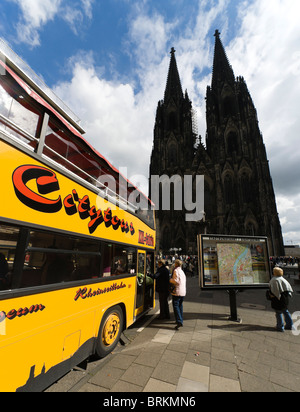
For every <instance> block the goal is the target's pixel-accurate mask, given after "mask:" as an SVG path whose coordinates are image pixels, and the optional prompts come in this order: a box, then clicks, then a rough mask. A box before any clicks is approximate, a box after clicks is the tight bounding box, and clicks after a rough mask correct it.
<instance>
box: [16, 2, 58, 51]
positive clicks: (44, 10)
mask: <svg viewBox="0 0 300 412" xmlns="http://www.w3.org/2000/svg"><path fill="white" fill-rule="evenodd" d="M10 1H12V2H13V3H16V4H18V6H19V7H20V9H21V13H22V17H21V19H20V21H19V22H18V23H17V34H18V39H19V41H21V42H24V43H27V44H31V46H32V47H34V46H37V45H39V43H40V42H39V30H40V29H41V28H42V27H43V26H44V25H45V24H46V23H47V22H48V21H49V20H52V19H53V18H54V16H55V15H56V14H57V12H58V9H59V6H60V4H61V1H62V0H10Z"/></svg>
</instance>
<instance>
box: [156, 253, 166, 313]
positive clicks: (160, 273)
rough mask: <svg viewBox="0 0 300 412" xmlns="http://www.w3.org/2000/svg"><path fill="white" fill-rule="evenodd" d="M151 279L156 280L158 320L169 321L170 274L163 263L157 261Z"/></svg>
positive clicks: (162, 261)
mask: <svg viewBox="0 0 300 412" xmlns="http://www.w3.org/2000/svg"><path fill="white" fill-rule="evenodd" d="M153 279H156V291H157V292H158V296H159V307H160V315H159V317H158V319H170V312H169V302H168V299H169V294H170V292H169V286H170V284H169V280H170V273H169V270H168V269H167V267H166V264H165V261H164V260H162V259H160V260H159V261H158V270H157V272H156V274H155V275H154V276H153Z"/></svg>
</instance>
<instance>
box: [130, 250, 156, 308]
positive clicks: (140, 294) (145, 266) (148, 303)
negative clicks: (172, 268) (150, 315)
mask: <svg viewBox="0 0 300 412" xmlns="http://www.w3.org/2000/svg"><path fill="white" fill-rule="evenodd" d="M150 260H151V263H152V261H153V264H154V253H153V256H152V254H151V255H149V254H148V255H146V252H144V251H139V252H138V271H137V280H136V281H137V289H136V310H135V315H136V316H137V315H139V314H141V313H143V312H145V311H146V310H147V309H150V308H152V307H154V282H153V279H152V278H151V277H149V276H147V274H148V273H149V274H150V273H153V269H152V267H151V268H150V266H149V262H150Z"/></svg>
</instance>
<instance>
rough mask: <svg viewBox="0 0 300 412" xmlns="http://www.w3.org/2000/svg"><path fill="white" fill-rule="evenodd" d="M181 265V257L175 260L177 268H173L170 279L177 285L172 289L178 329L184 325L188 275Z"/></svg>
mask: <svg viewBox="0 0 300 412" xmlns="http://www.w3.org/2000/svg"><path fill="white" fill-rule="evenodd" d="M181 266H182V262H181V261H180V260H179V259H177V260H175V269H174V270H173V274H172V278H171V279H170V283H171V284H172V285H174V286H175V288H174V290H173V291H172V299H173V309H174V315H175V319H176V327H175V329H176V330H178V329H179V328H181V327H182V326H183V300H184V297H185V295H186V276H185V274H184V272H183V270H182V269H181Z"/></svg>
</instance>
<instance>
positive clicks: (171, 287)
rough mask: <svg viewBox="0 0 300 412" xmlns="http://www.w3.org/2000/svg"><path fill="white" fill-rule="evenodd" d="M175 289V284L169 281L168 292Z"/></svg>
mask: <svg viewBox="0 0 300 412" xmlns="http://www.w3.org/2000/svg"><path fill="white" fill-rule="evenodd" d="M175 289H176V286H175V285H173V284H172V283H170V285H169V292H170V293H173V292H174V291H175Z"/></svg>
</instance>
